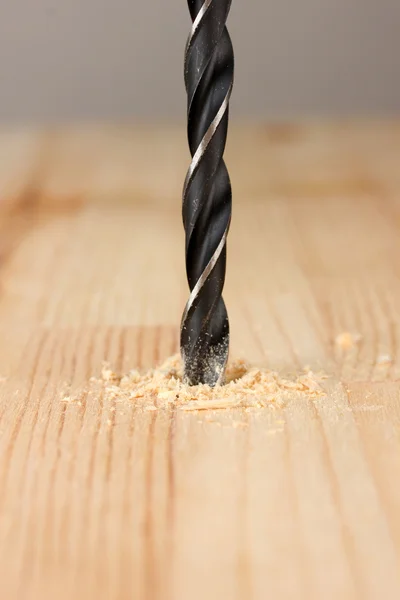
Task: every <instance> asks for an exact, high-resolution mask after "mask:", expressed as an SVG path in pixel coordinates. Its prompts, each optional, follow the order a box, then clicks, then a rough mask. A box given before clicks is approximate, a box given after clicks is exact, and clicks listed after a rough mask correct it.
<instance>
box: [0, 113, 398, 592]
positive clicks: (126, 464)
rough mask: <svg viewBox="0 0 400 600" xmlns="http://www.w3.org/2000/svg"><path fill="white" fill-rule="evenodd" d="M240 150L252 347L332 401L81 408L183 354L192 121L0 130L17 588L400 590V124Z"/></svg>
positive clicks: (267, 141) (5, 520) (260, 135)
mask: <svg viewBox="0 0 400 600" xmlns="http://www.w3.org/2000/svg"><path fill="white" fill-rule="evenodd" d="M226 158H227V163H228V166H229V170H230V173H231V176H232V185H233V190H234V213H233V221H232V228H231V233H230V236H229V245H228V252H229V256H228V276H227V281H226V288H225V300H226V303H227V306H228V310H229V315H230V322H231V330H232V346H231V354H232V356H236V357H238V356H242V357H245V358H247V359H248V360H250V361H252V362H254V363H255V364H260V365H262V366H265V367H270V368H274V369H278V370H279V371H282V372H285V373H286V372H288V371H290V372H293V373H296V372H298V371H300V370H301V369H302V368H303V367H304V366H305V365H310V367H311V368H313V369H318V370H324V371H325V372H326V373H327V374H329V375H330V378H329V379H328V380H326V381H325V382H324V385H325V387H326V390H327V396H326V397H323V398H319V399H313V400H311V399H307V398H303V399H298V398H297V399H296V400H293V401H289V402H287V403H286V404H285V406H284V407H283V408H282V409H279V410H277V409H275V410H274V409H272V408H271V409H262V410H261V409H255V410H252V411H250V412H246V411H245V410H243V409H235V410H230V411H228V410H225V411H212V412H210V413H208V412H197V413H196V412H195V413H186V412H183V411H178V410H176V409H173V408H172V409H171V410H170V411H166V410H162V411H154V412H144V411H139V410H137V409H136V407H135V405H134V404H133V403H132V404H127V403H124V404H122V405H119V404H115V403H114V404H113V403H112V402H109V401H107V402H106V401H105V400H104V399H103V398H102V397H101V396H100V397H97V398H96V397H89V396H86V395H85V394H84V393H82V394H81V398H80V401H79V402H71V403H66V402H62V401H61V399H62V398H63V395H65V393H66V392H65V390H69V391H70V393H71V394H74V393H77V391H79V390H80V389H84V385H85V382H87V381H88V380H89V378H90V377H91V376H98V375H99V373H100V371H101V366H102V361H103V360H107V361H110V362H111V363H112V364H113V365H114V366H115V368H116V369H117V370H119V371H121V372H126V371H128V370H129V369H130V368H133V367H141V368H145V367H148V366H153V365H154V364H155V363H158V362H159V361H160V360H162V359H163V358H165V357H167V356H168V355H170V354H171V353H173V352H175V351H177V349H178V327H179V321H180V316H181V313H182V310H183V306H184V304H185V301H186V298H187V295H188V291H187V284H186V281H185V275H184V255H183V227H182V222H181V216H180V208H181V207H180V202H181V200H180V197H181V189H182V182H183V179H184V175H185V170H186V168H187V166H188V152H187V145H186V139H185V132H184V130H183V128H182V129H180V128H178V127H175V126H172V125H171V126H166V125H161V124H157V125H154V126H152V127H149V126H145V125H140V126H139V125H138V126H130V127H123V126H118V127H117V126H111V125H108V126H95V125H92V126H77V127H73V128H72V127H70V128H68V129H57V128H54V129H51V130H47V131H44V130H36V129H31V130H27V129H20V130H16V129H12V130H3V131H2V132H1V134H0V376H1V381H0V589H1V598H2V599H3V598H4V600H14V599H18V600H36V599H38V600H39V599H40V600H50V599H51V600H53V599H54V598H57V599H61V600H63V599H67V598H68V599H69V598H74V599H76V600H92V599H93V600H119V599H121V600H125V599H127V600H128V599H129V600H132V599H138V600H142V599H143V600H169V599H170V600H204V599H207V600H214V599H215V600H217V599H218V600H220V599H222V598H227V599H229V600H231V599H232V600H233V599H235V600H264V599H266V598H271V599H274V600H289V599H290V600H291V599H296V600H303V599H304V600H319V599H324V600H330V599H332V600H334V599H335V600H336V599H341V600H350V599H357V600H358V599H362V600H375V599H376V600H378V599H381V598H385V599H392V598H393V599H395V598H396V599H397V598H400V404H399V390H400V387H399V378H400V356H399V352H398V348H399V339H400V168H399V164H400V123H399V122H393V121H392V122H384V121H382V122H351V121H342V122H331V123H325V122H320V123H318V122H314V123H299V124H274V125H269V126H267V125H263V124H257V123H253V124H243V125H240V126H239V127H236V128H235V127H233V128H232V129H231V134H230V137H229V143H228V148H227V154H226ZM342 332H350V333H352V334H353V335H354V336H360V338H359V341H358V342H357V343H355V344H354V345H353V346H352V347H350V348H344V347H342V345H341V344H338V343H336V342H335V339H336V337H337V336H338V335H340V334H341V333H342Z"/></svg>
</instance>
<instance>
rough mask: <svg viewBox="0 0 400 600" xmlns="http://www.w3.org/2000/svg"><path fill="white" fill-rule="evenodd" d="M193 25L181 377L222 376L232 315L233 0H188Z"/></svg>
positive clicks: (218, 379) (208, 379)
mask: <svg viewBox="0 0 400 600" xmlns="http://www.w3.org/2000/svg"><path fill="white" fill-rule="evenodd" d="M188 5H189V10H190V15H191V18H192V22H193V25H192V30H191V33H190V35H189V39H188V42H187V45H186V52H185V85H186V91H187V96H188V141H189V148H190V153H191V156H192V162H191V165H190V168H189V171H188V173H187V176H186V180H185V184H184V189H183V210H182V213H183V223H184V227H185V234H186V273H187V278H188V282H189V287H190V292H191V293H190V297H189V300H188V302H187V304H186V308H185V311H184V313H183V316H182V324H181V353H182V358H183V362H184V379H185V382H186V383H188V384H190V385H197V384H199V383H205V384H208V385H211V386H214V385H216V384H220V383H223V380H224V374H225V367H226V362H227V359H228V349H229V321H228V314H227V311H226V307H225V303H224V301H223V299H222V290H223V287H224V282H225V269H226V237H227V234H228V230H229V225H230V220H231V212H232V191H231V184H230V180H229V175H228V171H227V168H226V166H225V163H224V161H223V154H224V150H225V143H226V137H227V132H228V112H229V99H230V95H231V91H232V85H233V70H234V60H233V48H232V42H231V39H230V37H229V34H228V30H227V28H226V21H227V18H228V14H229V10H230V6H231V0H188Z"/></svg>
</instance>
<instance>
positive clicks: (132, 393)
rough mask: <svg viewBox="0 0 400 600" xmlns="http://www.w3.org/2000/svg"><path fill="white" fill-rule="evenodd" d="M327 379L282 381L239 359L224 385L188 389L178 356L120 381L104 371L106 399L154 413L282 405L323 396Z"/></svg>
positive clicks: (306, 375) (308, 375)
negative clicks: (296, 398)
mask: <svg viewBox="0 0 400 600" xmlns="http://www.w3.org/2000/svg"><path fill="white" fill-rule="evenodd" d="M324 378H326V376H325V375H323V374H315V373H313V372H312V371H308V372H307V373H304V372H303V373H301V374H300V375H298V376H297V377H295V378H293V379H288V378H283V377H281V376H280V375H279V374H278V373H277V372H275V371H268V370H267V369H259V368H255V367H250V366H249V365H248V364H247V363H246V362H245V361H244V360H236V361H234V362H232V363H230V364H229V365H228V367H227V371H226V384H225V385H222V386H216V387H214V388H212V387H210V386H208V385H196V386H188V385H186V384H185V383H184V382H183V377H182V364H181V358H180V356H179V355H175V356H172V357H171V358H169V359H167V360H166V361H165V362H164V363H163V364H162V365H161V366H159V367H158V368H156V369H150V370H149V371H147V372H146V373H144V374H141V373H140V372H139V371H137V370H133V371H131V372H130V373H128V374H126V375H124V376H122V377H118V376H117V375H116V373H114V372H113V371H112V369H111V368H110V367H109V366H107V365H104V366H103V370H102V381H103V384H104V396H105V400H112V401H122V400H127V401H131V402H132V401H133V402H135V404H136V405H139V406H142V408H143V409H144V410H149V411H154V410H157V409H160V408H167V407H168V406H171V405H176V406H177V407H178V408H179V409H181V410H185V411H199V410H216V409H225V408H236V407H241V408H264V407H266V406H278V407H279V406H282V405H284V404H285V402H286V401H287V400H288V399H289V398H290V397H293V396H294V395H302V396H306V397H309V398H317V397H320V396H324V395H325V392H324V390H323V388H322V387H321V385H320V381H321V380H322V379H324Z"/></svg>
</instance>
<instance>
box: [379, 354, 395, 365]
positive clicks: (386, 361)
mask: <svg viewBox="0 0 400 600" xmlns="http://www.w3.org/2000/svg"><path fill="white" fill-rule="evenodd" d="M392 362H393V358H392V357H391V356H390V354H381V355H380V356H378V358H377V359H376V364H377V365H380V366H381V365H391V364H392Z"/></svg>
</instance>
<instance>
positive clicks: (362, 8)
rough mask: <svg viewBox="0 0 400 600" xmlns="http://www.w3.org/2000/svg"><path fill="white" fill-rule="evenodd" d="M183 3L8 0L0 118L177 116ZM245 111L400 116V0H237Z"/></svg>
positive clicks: (239, 111)
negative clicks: (388, 114) (399, 114)
mask: <svg viewBox="0 0 400 600" xmlns="http://www.w3.org/2000/svg"><path fill="white" fill-rule="evenodd" d="M189 27H190V21H189V16H188V10H187V4H186V1H185V0H141V1H139V0H0V75H1V80H0V120H1V121H13V122H15V121H24V122H27V121H33V122H35V121H49V120H50V121H54V120H56V121H59V120H62V121H65V120H70V119H87V118H90V119H100V118H126V117H133V118H142V117H148V116H152V117H153V116H154V117H159V118H166V117H167V118H168V117H173V118H179V117H182V114H184V110H185V95H184V88H183V78H182V60H183V50H184V44H185V40H186V36H187V33H188V31H189ZM229 28H230V32H231V35H232V38H233V42H234V47H235V52H236V85H235V91H234V96H233V100H232V104H233V109H234V111H235V113H236V115H243V116H257V117H258V116H263V117H278V116H279V117H285V116H297V115H310V114H313V115H315V114H317V115H323V114H327V113H336V114H341V115H343V114H344V115H347V114H371V113H372V114H376V113H394V112H395V111H396V110H397V109H398V108H399V107H400V69H399V62H400V1H399V0H233V4H232V11H231V16H230V21H229Z"/></svg>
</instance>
